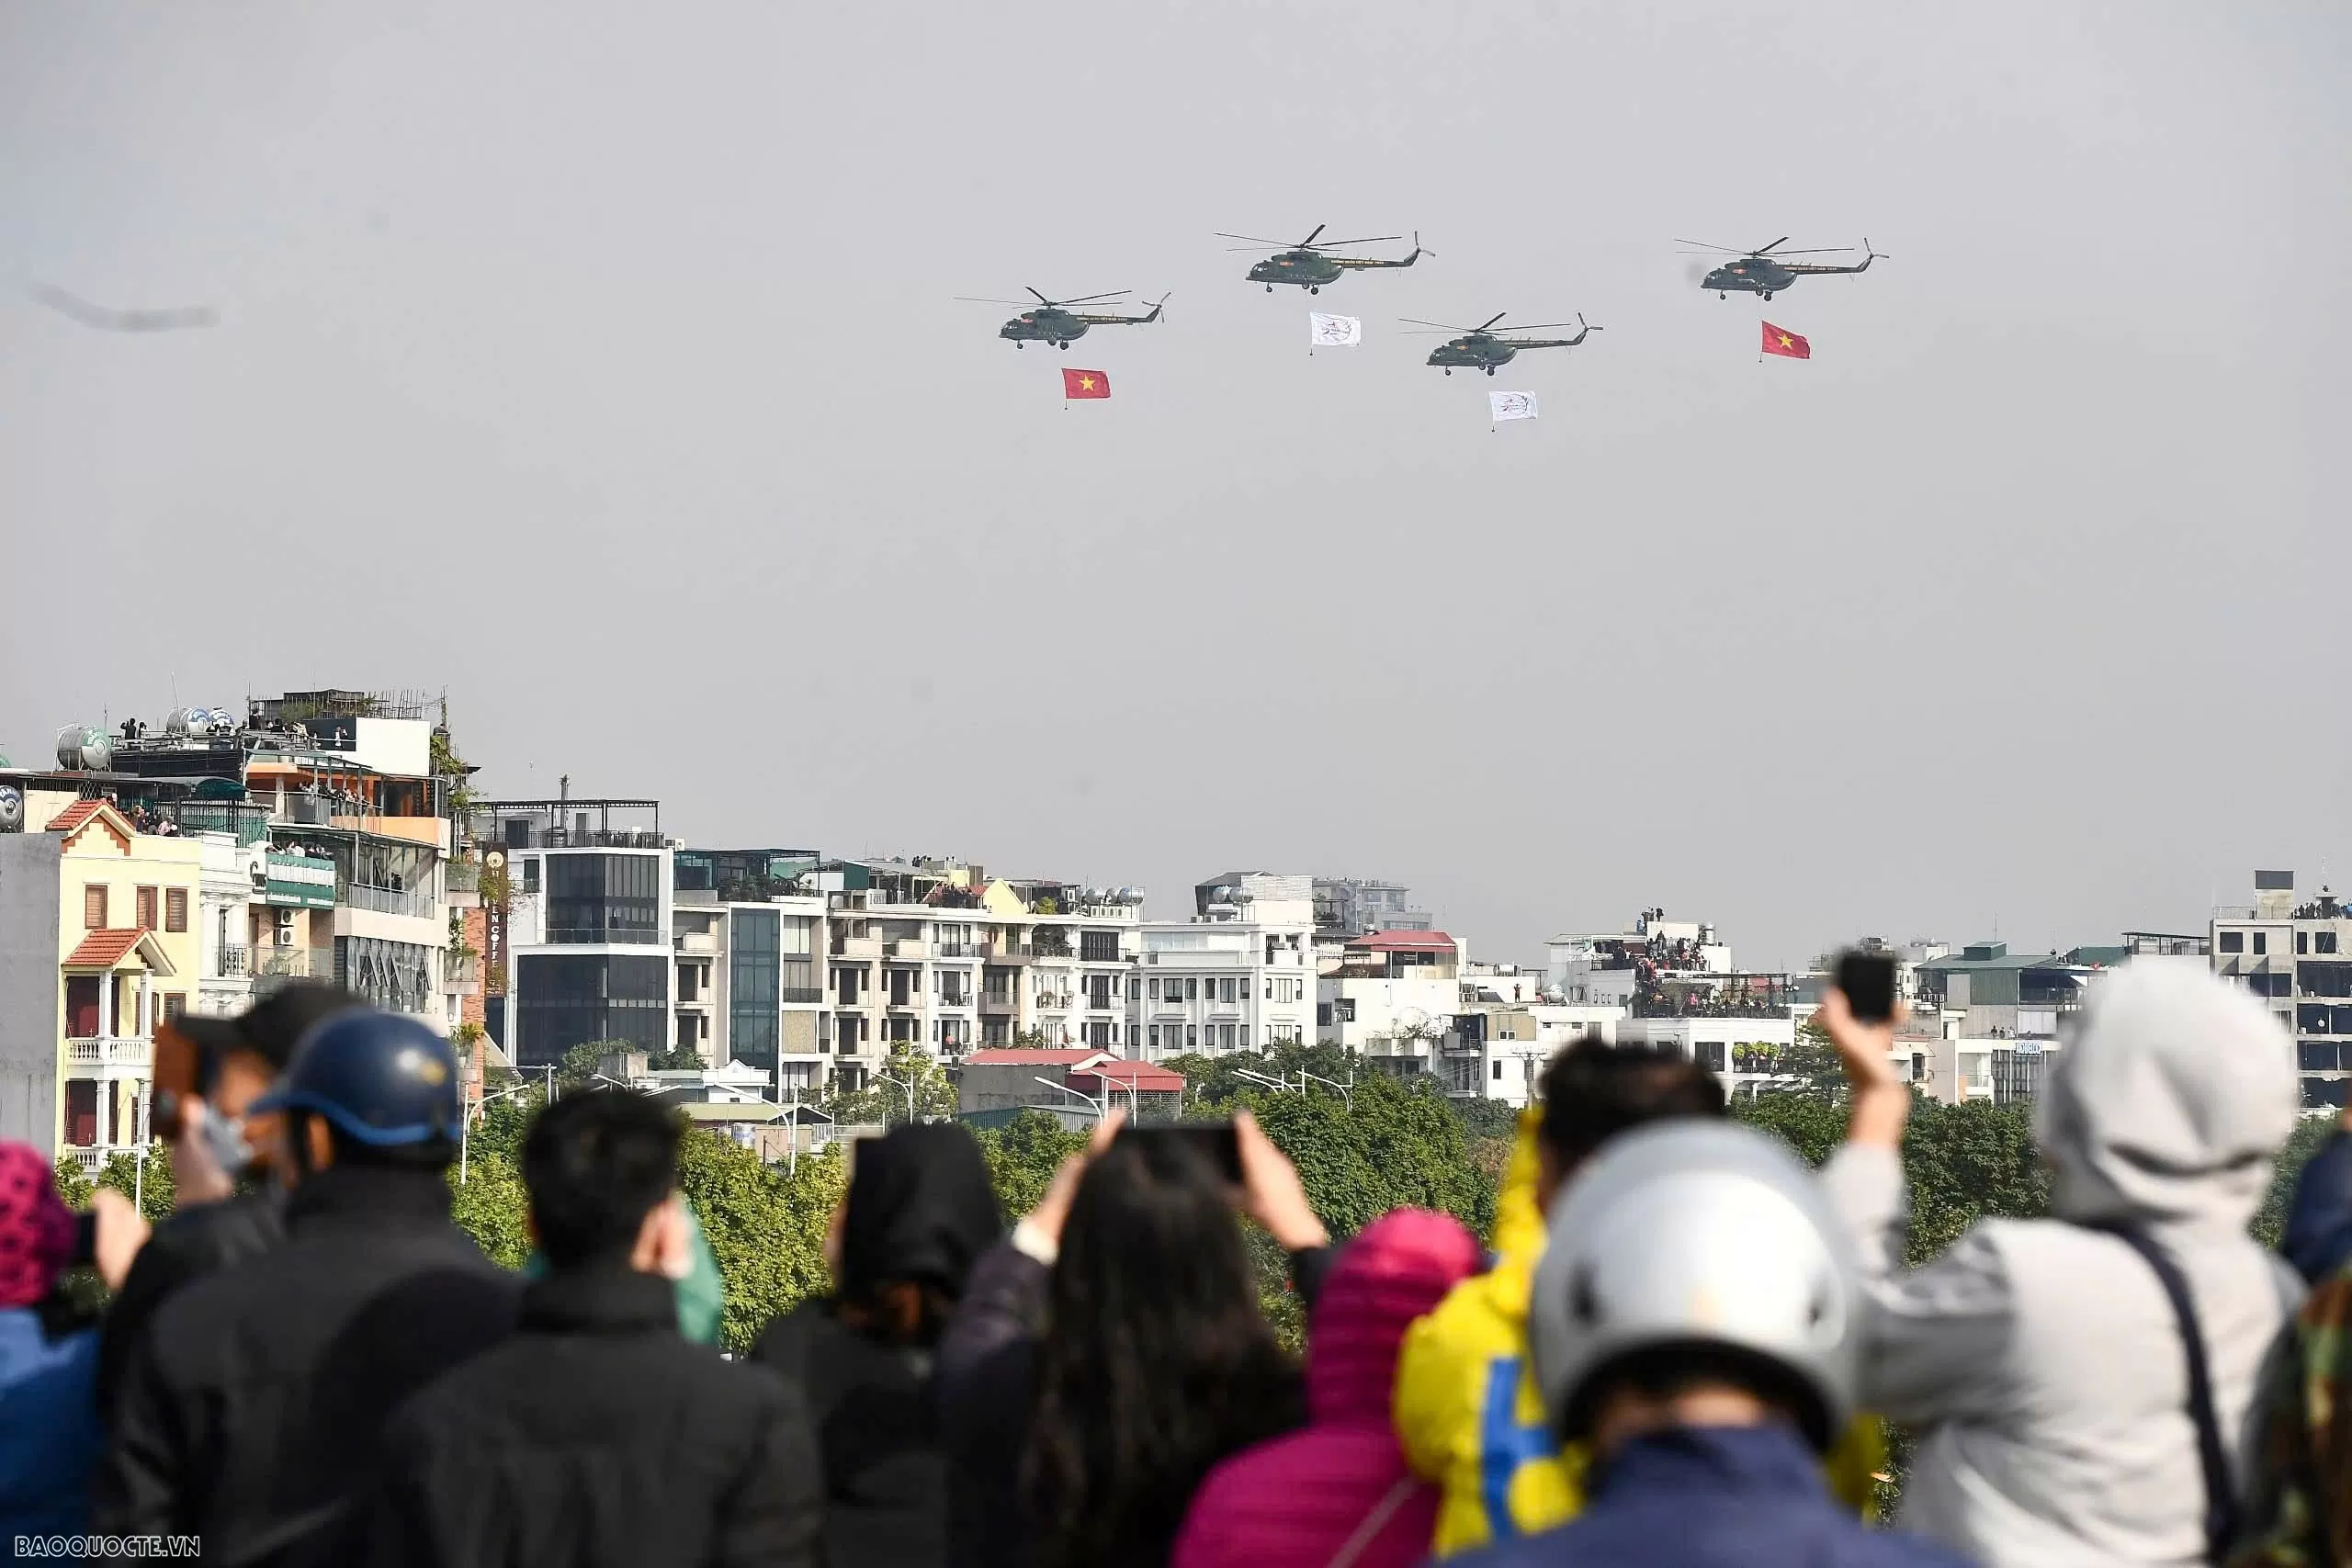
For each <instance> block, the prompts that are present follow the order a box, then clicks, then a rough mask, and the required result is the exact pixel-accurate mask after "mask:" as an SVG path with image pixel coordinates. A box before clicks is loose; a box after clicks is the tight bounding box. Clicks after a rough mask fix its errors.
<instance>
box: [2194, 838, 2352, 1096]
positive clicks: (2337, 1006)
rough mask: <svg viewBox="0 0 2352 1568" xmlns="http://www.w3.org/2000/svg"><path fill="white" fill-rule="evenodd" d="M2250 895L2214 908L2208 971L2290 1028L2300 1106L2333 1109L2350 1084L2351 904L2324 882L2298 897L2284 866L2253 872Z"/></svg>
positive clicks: (2351, 1050) (2351, 1069)
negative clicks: (2314, 894)
mask: <svg viewBox="0 0 2352 1568" xmlns="http://www.w3.org/2000/svg"><path fill="white" fill-rule="evenodd" d="M2254 900H2255V901H2254V902H2253V903H2252V904H2251V905H2243V906H2238V907H2235V908H2221V909H2216V910H2215V911H2214V912H2213V919H2212V923H2211V927H2210V931H2209V940H2210V941H2211V954H2210V958H2211V964H2212V966H2213V972H2214V973H2215V974H2217V975H2221V976H2225V977H2227V978H2229V979H2232V980H2234V981H2236V982H2237V983H2238V984H2239V985H2241V986H2244V987H2245V988H2246V989H2248V990H2250V991H2252V992H2253V993H2254V994H2255V995H2256V996H2257V997H2260V998H2263V999H2264V1000H2265V1001H2266V1002H2267V1004H2268V1006H2269V1008H2270V1010H2271V1011H2272V1012H2273V1013H2274V1014H2276V1015H2277V1017H2278V1021H2279V1023H2280V1024H2281V1025H2282V1026H2284V1027H2285V1028H2286V1029H2287V1030H2288V1031H2289V1032H2290V1033H2292V1034H2293V1035H2294V1037H2295V1058H2296V1066H2298V1067H2299V1068H2300V1069H2301V1077H2302V1094H2303V1109H2304V1110H2306V1111H2335V1110H2340V1109H2342V1107H2343V1106H2344V1103H2345V1099H2346V1093H2347V1091H2352V906H2346V904H2345V903H2344V902H2343V901H2342V900H2340V899H2338V898H2337V897H2335V894H2334V893H2332V892H2331V891H2329V890H2328V889H2327V888H2325V887H2322V888H2321V889H2320V890H2319V894H2318V896H2317V897H2313V898H2310V899H2302V900H2299V899H2298V898H2297V897H2295V874H2294V873H2293V872H2291V871H2257V872H2256V873H2255V874H2254Z"/></svg>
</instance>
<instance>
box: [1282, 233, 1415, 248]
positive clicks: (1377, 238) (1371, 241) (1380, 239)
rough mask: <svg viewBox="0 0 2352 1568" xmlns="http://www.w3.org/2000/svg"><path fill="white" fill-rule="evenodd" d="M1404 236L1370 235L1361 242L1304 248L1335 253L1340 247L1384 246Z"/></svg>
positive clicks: (1330, 241) (1341, 241)
mask: <svg viewBox="0 0 2352 1568" xmlns="http://www.w3.org/2000/svg"><path fill="white" fill-rule="evenodd" d="M1404 237H1405V236H1404V235H1402V234H1372V235H1368V236H1366V237H1365V238H1363V239H1361V240H1326V241H1324V242H1323V243H1321V244H1318V245H1311V246H1308V247H1306V248H1308V249H1310V250H1317V251H1335V250H1338V249H1339V248H1340V246H1341V245H1385V244H1386V243H1388V242H1389V241H1391V240H1401V239H1403V238H1404Z"/></svg>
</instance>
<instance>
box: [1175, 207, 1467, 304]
mask: <svg viewBox="0 0 2352 1568" xmlns="http://www.w3.org/2000/svg"><path fill="white" fill-rule="evenodd" d="M1329 227H1330V225H1329V224H1327V223H1317V225H1316V226H1315V233H1314V234H1309V235H1307V236H1306V238H1305V239H1304V240H1301V241H1299V242H1298V243H1296V244H1284V243H1283V242H1282V241H1280V240H1261V239H1259V238H1257V237H1256V236H1254V235H1250V234H1219V235H1218V236H1217V238H1218V239H1220V240H1246V241H1248V242H1249V243H1247V244H1246V245H1236V246H1234V247H1233V249H1235V250H1250V251H1256V250H1272V251H1273V252H1275V253H1277V254H1273V255H1271V256H1268V257H1267V258H1266V259H1265V260H1263V261H1261V262H1258V263H1255V264H1253V265H1251V266H1250V282H1252V283H1262V284H1264V285H1265V286H1266V292H1267V293H1269V294H1272V292H1273V291H1274V285H1276V284H1278V283H1286V284H1289V285H1290V286H1292V287H1293V288H1304V289H1306V291H1307V292H1308V293H1309V294H1320V293H1322V292H1323V286H1324V285H1325V284H1327V283H1337V282H1339V281H1340V277H1341V276H1343V275H1345V274H1346V273H1348V272H1351V271H1357V272H1363V271H1369V270H1372V269H1374V268H1377V267H1390V266H1410V265H1413V264H1414V263H1415V262H1417V261H1419V260H1420V259H1421V258H1422V257H1423V256H1433V255H1435V254H1437V253H1436V252H1435V251H1425V250H1423V249H1421V237H1420V235H1419V234H1418V233H1417V234H1415V235H1414V236H1413V254H1410V255H1408V256H1407V257H1406V258H1405V259H1404V260H1403V261H1381V260H1380V259H1378V258H1377V257H1374V256H1335V255H1332V254H1330V251H1331V248H1332V247H1333V246H1335V245H1381V244H1386V243H1388V242H1389V241H1391V240H1399V239H1402V238H1404V236H1403V235H1401V234H1379V235H1375V236H1374V237H1373V238H1371V239H1368V240H1324V241H1321V242H1319V243H1318V242H1317V239H1316V235H1317V234H1320V233H1322V232H1323V231H1324V230H1325V229H1327V228H1329Z"/></svg>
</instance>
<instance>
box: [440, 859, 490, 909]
mask: <svg viewBox="0 0 2352 1568" xmlns="http://www.w3.org/2000/svg"><path fill="white" fill-rule="evenodd" d="M441 886H442V888H443V890H444V891H445V892H446V893H447V896H448V900H449V907H450V908H453V909H479V908H481V862H480V861H478V860H476V859H474V858H473V857H472V856H471V855H467V856H465V857H463V858H462V859H458V860H452V861H447V862H444V863H443V865H442V879H441Z"/></svg>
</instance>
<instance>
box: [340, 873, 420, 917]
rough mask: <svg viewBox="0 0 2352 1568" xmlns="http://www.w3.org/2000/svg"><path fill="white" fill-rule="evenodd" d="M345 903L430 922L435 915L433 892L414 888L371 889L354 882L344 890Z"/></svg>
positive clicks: (349, 905)
mask: <svg viewBox="0 0 2352 1568" xmlns="http://www.w3.org/2000/svg"><path fill="white" fill-rule="evenodd" d="M343 902H344V903H345V905H346V906H348V907H349V908H354V909H367V910H370V911H372V912H373V913H376V914H379V915H406V916H408V917H409V918H410V919H424V920H429V919H432V918H433V915H434V908H435V907H434V901H433V890H432V889H431V888H429V887H412V888H409V889H407V890H405V891H402V890H401V889H399V888H392V887H369V886H367V885H366V884H364V883H358V882H354V883H350V884H347V885H346V886H345V887H344V888H343Z"/></svg>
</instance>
